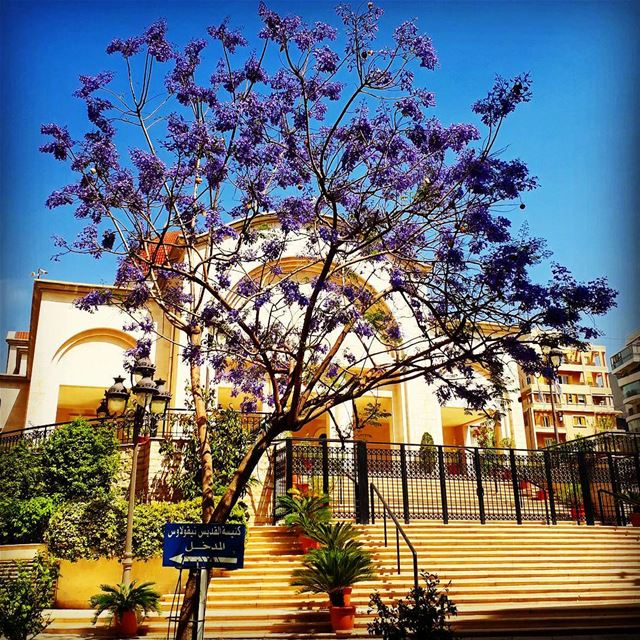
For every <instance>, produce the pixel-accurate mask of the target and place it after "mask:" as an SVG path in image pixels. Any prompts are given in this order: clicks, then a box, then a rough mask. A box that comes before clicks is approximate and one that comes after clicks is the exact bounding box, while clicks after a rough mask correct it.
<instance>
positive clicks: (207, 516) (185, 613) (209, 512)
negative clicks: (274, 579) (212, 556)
mask: <svg viewBox="0 0 640 640" xmlns="http://www.w3.org/2000/svg"><path fill="white" fill-rule="evenodd" d="M189 342H190V343H191V345H192V346H194V347H199V346H200V345H201V344H202V334H201V333H200V331H199V330H196V331H194V332H193V333H191V334H190V335H189ZM189 373H190V378H191V394H192V396H193V403H194V414H195V416H194V417H195V421H196V431H195V432H196V437H197V439H198V448H199V451H200V465H201V470H202V482H201V487H202V522H204V523H205V524H206V523H207V522H211V519H212V517H213V513H214V507H215V500H214V495H213V461H212V458H211V443H210V442H209V424H208V420H207V407H206V403H205V401H204V397H203V395H202V385H201V379H200V366H199V365H198V364H196V363H193V362H192V363H191V366H190V370H189ZM209 577H210V576H209ZM209 577H208V578H207V585H208V584H209ZM196 580H197V572H196V571H193V570H191V571H189V578H188V580H187V584H186V586H185V591H184V599H183V600H182V606H181V608H180V617H179V619H178V625H177V628H176V639H178V638H179V639H181V640H189V622H190V621H191V617H192V612H193V608H194V606H195V607H197V606H198V603H197V602H195V597H196Z"/></svg>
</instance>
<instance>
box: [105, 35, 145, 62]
mask: <svg viewBox="0 0 640 640" xmlns="http://www.w3.org/2000/svg"><path fill="white" fill-rule="evenodd" d="M143 44H144V39H143V38H142V37H141V36H135V37H133V38H127V39H126V40H121V39H120V38H115V39H113V40H112V41H111V42H110V43H109V45H108V46H107V53H108V54H109V55H111V54H112V53H120V54H121V55H122V57H123V58H130V57H131V56H134V55H136V53H138V52H139V51H140V47H141V46H142V45H143Z"/></svg>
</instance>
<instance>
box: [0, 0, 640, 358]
mask: <svg viewBox="0 0 640 640" xmlns="http://www.w3.org/2000/svg"><path fill="white" fill-rule="evenodd" d="M268 4H269V6H270V7H271V8H273V9H275V10H278V11H284V12H287V11H289V12H296V13H299V14H301V15H302V16H303V17H304V18H305V19H307V20H316V19H319V20H324V21H327V22H333V23H336V18H335V14H334V12H333V6H334V4H335V3H334V2H302V1H301V2H282V1H280V2H270V3H268ZM378 4H380V6H382V7H383V8H384V9H385V16H384V18H383V20H382V22H381V40H383V41H384V39H386V38H388V37H389V36H390V34H391V32H392V30H393V27H394V26H395V25H397V24H398V23H400V22H402V21H403V20H406V19H408V18H412V17H416V18H418V21H419V26H420V27H421V30H423V31H425V32H427V33H428V34H429V35H430V36H431V37H432V38H433V42H434V45H435V47H436V50H437V51H438V54H439V58H440V68H439V69H438V70H437V71H436V72H434V73H431V74H430V75H429V77H427V78H426V79H425V84H426V86H428V87H429V88H430V89H431V90H433V91H435V92H436V96H437V100H438V107H437V109H436V114H437V115H438V116H439V117H440V118H441V119H442V120H443V121H444V122H445V123H449V122H476V119H475V117H473V114H471V111H470V105H471V104H472V103H473V102H474V101H475V100H476V99H478V98H480V97H482V96H484V95H485V94H486V91H487V90H488V88H489V87H490V86H491V84H492V81H493V78H494V75H495V74H496V73H498V74H501V75H503V76H510V75H515V74H517V73H520V72H522V71H529V72H531V74H532V76H533V79H534V86H533V90H534V99H533V101H532V102H531V103H529V104H528V105H524V106H523V107H522V108H520V109H519V110H518V111H517V112H516V114H514V115H513V116H512V117H511V119H510V121H509V122H508V126H506V127H505V129H504V132H503V135H502V144H503V145H504V146H506V147H508V148H507V150H506V153H507V155H508V156H511V157H520V158H522V159H523V160H525V161H526V162H527V163H528V164H529V166H530V168H531V171H532V173H534V174H535V175H537V176H538V177H539V179H540V184H541V186H540V188H539V189H538V190H537V191H536V192H534V193H532V194H530V195H528V196H527V198H526V204H527V208H526V210H525V211H524V212H518V213H517V214H515V218H516V219H515V220H514V222H515V224H516V225H517V224H518V218H520V220H521V221H522V222H524V221H526V222H527V223H528V225H529V228H530V231H531V233H532V234H533V235H536V236H542V237H544V238H546V239H547V241H548V246H549V248H550V249H551V250H552V251H553V252H554V259H555V260H557V261H558V262H560V263H562V264H565V265H567V266H568V267H569V268H570V269H571V270H572V271H573V272H574V274H575V275H576V277H577V278H578V279H591V278H593V277H596V276H600V275H604V276H607V277H608V278H609V280H610V283H611V284H612V286H614V287H615V288H617V289H618V290H619V291H620V296H619V305H618V308H617V309H615V310H614V311H612V312H611V313H609V315H608V316H607V317H606V318H604V319H599V320H598V322H597V324H598V326H600V327H601V328H602V329H603V330H604V331H605V333H606V336H605V338H603V340H602V342H603V343H604V344H605V345H606V346H607V348H608V351H609V353H610V354H611V353H614V352H615V351H617V350H618V349H619V348H620V347H621V346H622V344H623V341H624V339H625V337H626V336H627V335H628V334H630V333H631V332H632V331H634V330H636V329H639V328H640V261H639V260H638V253H639V249H640V224H639V223H638V207H639V205H640V198H639V197H638V188H637V184H638V178H639V177H640V176H639V170H638V161H639V160H640V155H639V152H638V149H639V148H640V135H639V132H640V127H639V125H638V118H637V115H636V114H637V111H638V106H640V105H639V90H640V82H639V71H638V59H639V54H640V41H639V39H638V38H637V33H638V31H639V30H638V27H639V26H640V5H638V4H637V3H634V2H618V1H616V0H609V1H605V2H562V1H556V2H509V1H503V2H484V1H479V0H477V1H475V2H460V3H458V2H426V1H425V2H404V1H393V2H392V1H386V2H385V1H381V2H379V3H378ZM257 5H258V3H257V1H253V0H252V1H250V2H239V1H237V0H236V1H235V2H228V3H227V2H166V1H165V2H163V1H162V0H158V1H156V2H142V1H128V2H122V1H120V2H118V1H117V0H111V1H109V2H102V1H91V0H85V1H83V2H69V1H64V0H49V1H48V2H36V1H27V0H14V1H11V0H0V25H2V26H1V27H0V83H1V84H0V89H1V90H2V91H1V95H2V99H1V100H0V219H1V220H2V228H1V233H0V334H1V335H2V340H4V335H5V334H6V332H7V330H12V329H28V323H29V311H30V301H31V288H32V279H31V277H30V273H31V272H32V271H34V270H36V269H37V268H38V267H42V268H44V269H46V270H47V271H48V272H49V273H48V275H47V276H46V277H48V278H52V279H56V280H72V281H81V282H107V283H109V282H111V280H112V273H111V271H110V269H109V268H108V267H107V266H106V265H104V264H103V263H101V262H95V261H92V260H91V259H90V258H75V259H69V258H67V259H64V260H63V261H62V262H55V263H52V262H50V257H51V255H52V254H53V253H54V249H53V246H52V242H51V236H52V235H53V234H60V235H65V234H66V235H71V232H72V231H73V229H74V228H75V226H76V222H75V221H74V220H73V217H72V216H71V215H70V213H68V212H63V211H62V210H57V211H56V210H54V211H49V210H47V209H46V208H45V207H44V201H45V199H46V197H47V195H48V194H49V193H50V192H51V191H52V190H53V189H55V188H58V187H60V186H62V185H63V184H66V182H68V181H69V180H68V178H69V174H68V173H67V170H66V168H65V166H64V165H63V164H60V163H56V162H54V161H53V160H52V158H51V157H50V156H43V155H42V154H40V153H39V152H38V146H39V145H40V144H41V143H42V140H41V136H40V134H39V128H40V124H41V123H44V122H57V123H61V124H68V125H69V127H70V130H71V132H72V133H81V132H83V131H84V125H85V115H84V110H83V107H82V104H81V103H80V101H79V100H77V99H74V98H72V97H71V94H72V92H73V91H74V90H75V88H76V87H77V85H78V81H77V78H78V75H80V74H82V73H84V74H93V73H96V72H98V71H101V70H104V69H114V70H118V65H117V62H118V61H117V60H116V59H115V58H112V57H109V56H107V55H106V54H105V53H104V49H105V46H106V44H107V43H108V42H109V40H111V39H112V38H113V37H116V36H118V37H124V36H128V35H132V34H135V33H138V32H140V31H141V30H142V29H143V28H144V27H145V26H146V25H148V24H149V23H150V22H152V21H153V20H154V19H156V18H157V17H160V16H162V17H165V18H166V19H167V20H168V22H169V36H170V39H171V40H172V41H173V42H175V43H177V44H184V43H185V42H186V41H187V40H188V39H190V38H192V37H202V36H204V34H205V29H206V27H207V26H208V25H210V24H215V23H219V22H220V21H221V19H222V18H224V17H226V16H227V15H228V16H229V17H230V18H231V20H232V23H234V24H235V25H236V26H241V27H243V28H244V30H245V35H246V36H247V37H248V39H250V40H252V39H254V38H255V33H256V32H257V30H258V25H259V23H258V19H257ZM546 274H547V272H546V269H544V268H543V269H540V273H539V276H540V278H543V279H546Z"/></svg>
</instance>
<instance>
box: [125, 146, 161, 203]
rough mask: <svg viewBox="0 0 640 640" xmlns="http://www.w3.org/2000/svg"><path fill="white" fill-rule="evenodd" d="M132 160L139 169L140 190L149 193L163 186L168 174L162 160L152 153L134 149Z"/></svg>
mask: <svg viewBox="0 0 640 640" xmlns="http://www.w3.org/2000/svg"><path fill="white" fill-rule="evenodd" d="M131 161H132V162H133V164H134V165H135V167H136V168H137V169H138V182H139V184H140V190H141V191H142V192H143V193H145V194H147V195H148V194H152V193H155V192H157V191H158V190H159V189H160V188H161V187H162V185H163V183H164V179H165V175H166V167H165V166H164V163H163V162H162V160H160V158H158V157H157V156H155V155H153V154H152V153H147V152H146V151H141V150H140V149H132V150H131Z"/></svg>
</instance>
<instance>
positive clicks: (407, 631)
mask: <svg viewBox="0 0 640 640" xmlns="http://www.w3.org/2000/svg"><path fill="white" fill-rule="evenodd" d="M420 575H421V576H422V578H423V579H424V581H425V583H426V588H425V587H421V586H418V587H417V588H414V589H411V591H410V592H409V594H408V595H407V597H406V598H405V599H400V600H398V601H397V602H396V603H395V605H393V606H389V605H386V604H384V602H382V598H381V597H380V594H379V593H374V594H373V595H372V596H371V600H370V602H369V607H370V609H369V611H370V612H371V608H373V607H375V609H376V613H377V617H376V618H375V619H374V621H373V622H370V623H369V624H368V625H367V629H368V631H369V635H372V636H382V638H383V640H411V639H413V638H416V639H417V638H425V639H427V638H429V639H430V640H449V639H450V638H453V637H454V636H453V633H452V631H451V626H450V623H449V621H448V618H449V617H450V616H452V615H453V616H455V615H456V614H457V608H456V605H455V604H454V603H453V602H452V601H451V600H450V599H449V595H448V588H445V589H444V590H443V591H441V590H440V589H439V586H438V585H439V584H440V580H439V579H438V576H437V575H435V574H431V573H426V572H422V573H421V574H420Z"/></svg>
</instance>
